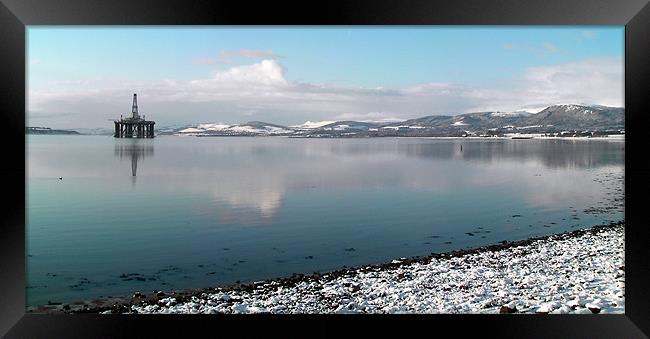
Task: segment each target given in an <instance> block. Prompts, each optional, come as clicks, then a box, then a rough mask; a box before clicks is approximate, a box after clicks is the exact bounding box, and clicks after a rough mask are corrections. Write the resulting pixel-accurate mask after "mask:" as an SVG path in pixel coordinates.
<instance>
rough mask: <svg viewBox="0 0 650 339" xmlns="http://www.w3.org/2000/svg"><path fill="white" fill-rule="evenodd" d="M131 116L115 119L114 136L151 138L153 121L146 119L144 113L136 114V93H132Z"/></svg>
mask: <svg viewBox="0 0 650 339" xmlns="http://www.w3.org/2000/svg"><path fill="white" fill-rule="evenodd" d="M131 114H132V116H131V117H129V118H122V116H121V115H120V120H115V134H114V135H113V136H114V137H116V138H153V125H154V124H155V122H154V121H147V120H145V119H144V115H143V116H142V117H140V115H138V95H137V94H135V93H133V107H132V108H131Z"/></svg>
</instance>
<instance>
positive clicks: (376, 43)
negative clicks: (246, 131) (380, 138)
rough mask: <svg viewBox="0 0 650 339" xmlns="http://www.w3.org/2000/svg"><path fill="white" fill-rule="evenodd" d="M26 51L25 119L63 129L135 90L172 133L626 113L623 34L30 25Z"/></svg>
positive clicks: (538, 29)
mask: <svg viewBox="0 0 650 339" xmlns="http://www.w3.org/2000/svg"><path fill="white" fill-rule="evenodd" d="M27 45H28V46H27V49H28V50H27V55H28V60H27V68H28V79H29V83H28V93H29V96H28V98H29V101H28V108H29V114H28V119H30V122H31V118H32V117H33V119H34V122H38V123H41V124H48V125H53V126H57V125H58V126H62V127H63V126H69V127H72V126H73V125H74V123H73V121H70V120H73V119H74V117H76V116H80V115H82V114H85V117H86V119H84V121H85V122H88V124H89V125H88V126H83V127H90V126H97V127H100V126H99V125H101V124H102V123H101V121H104V120H106V119H107V118H108V117H109V116H110V115H111V114H112V115H113V116H114V115H115V114H116V113H115V112H116V111H114V110H124V111H128V101H129V98H128V95H127V98H126V99H124V100H126V102H127V103H126V106H127V107H126V108H125V109H122V108H120V107H122V106H124V105H125V104H124V100H123V99H122V96H123V95H125V94H123V93H129V92H134V91H140V92H142V94H141V98H140V99H141V101H143V102H142V103H143V104H144V105H142V106H146V105H147V95H150V99H152V100H151V101H150V102H149V103H150V106H149V107H148V108H150V109H152V112H151V114H154V115H155V114H159V118H160V119H159V120H161V121H162V122H163V123H169V124H180V123H184V122H188V123H192V122H206V121H210V122H243V121H247V120H266V121H272V122H278V123H286V124H293V123H301V122H304V121H306V120H312V121H313V120H330V119H331V120H335V119H340V118H346V117H348V118H357V119H359V120H363V119H364V118H366V119H365V120H373V119H374V120H378V119H379V120H381V119H401V118H411V117H417V116H424V115H432V114H443V113H444V114H458V113H465V112H467V111H472V110H481V109H486V110H519V109H526V110H535V109H539V108H540V107H541V106H543V105H550V104H554V103H560V102H565V101H574V102H576V103H580V102H584V103H596V104H605V105H617V106H622V105H623V102H622V69H623V55H624V28H623V27H622V26H577V27H570V26H561V27H556V26H550V27H543V26H534V27H517V26H471V27H462V26H460V27H458V26H453V27H451V26H418V27H413V26H405V27H390V28H389V27H367V26H366V27H345V26H336V27H280V28H275V27H245V28H243V27H194V26H193V27H173V28H170V27H154V28H142V27H124V26H120V27H119V28H113V27H96V26H92V27H84V26H70V27H54V26H53V27H48V26H30V27H28V40H27ZM264 60H266V61H267V62H266V63H264V66H262V63H263V61H264ZM255 65H258V66H255ZM576 72H577V73H576ZM242 74H244V75H243V78H242ZM603 74H605V75H603ZM590 77H595V78H594V80H593V81H592V80H591V78H590ZM572 78H575V79H576V80H575V83H573V84H571V85H572V86H573V87H570V88H568V92H572V89H574V88H575V89H574V90H573V91H575V94H574V95H573V97H571V96H567V95H568V94H567V88H566V86H568V85H569V84H567V81H566V79H572ZM215 79H220V80H218V81H217V80H215ZM558 79H562V80H563V81H562V83H561V84H558V86H556V87H557V89H558V90H557V91H555V90H553V88H555V87H553V84H552V82H553V81H557V80H558ZM535 82H537V83H538V87H535V86H536V85H535ZM549 82H551V83H549ZM583 83H584V84H589V86H587V87H588V89H589V91H590V92H591V93H592V94H591V95H590V94H589V93H583V92H581V91H580V87H584V86H582V84H583ZM120 84H121V85H120ZM594 84H602V86H601V87H606V88H600V87H598V88H594V87H593V86H594ZM197 86H198V87H197ZM539 86H541V87H539ZM610 86H611V87H610ZM122 87H123V88H122ZM432 88H433V89H435V91H433V92H432V91H431V89H432ZM522 88H524V89H525V91H524V93H522V92H521V91H522ZM122 89H123V90H122ZM372 90H375V91H376V92H372ZM369 91H370V92H369ZM494 91H497V92H498V93H496V94H495V95H494V97H495V98H496V100H493V101H492V102H490V101H489V97H490V96H492V95H491V93H492V92H494ZM244 92H246V93H248V96H246V95H241V93H244ZM180 93H185V94H180ZM197 93H198V94H197ZM238 93H239V94H238ZM319 93H320V94H321V95H320V96H318V94H319ZM508 93H511V95H512V97H513V98H512V100H508ZM610 93H611V95H610ZM569 94H570V93H569ZM409 95H416V96H417V98H415V97H414V100H415V101H417V103H415V104H413V103H411V102H412V101H411V100H408V99H407V98H408V97H409ZM422 95H428V97H427V98H423V97H422ZM522 95H523V96H524V98H521V96H522ZM526 95H528V97H526ZM260 97H262V98H266V99H264V100H258V99H259V98H260ZM271 97H272V98H273V100H271V99H269V98H271ZM378 97H380V99H379V100H378V101H380V102H375V103H374V104H373V98H378ZM515 97H519V98H515ZM32 99H33V100H32ZM112 99H115V100H116V101H117V100H119V101H120V102H119V105H118V103H117V102H112V101H111V100H112ZM526 99H528V102H526ZM599 100H600V101H601V102H599ZM32 101H33V104H32ZM375 101H377V100H375ZM463 102H464V103H465V104H463ZM75 103H77V104H76V105H75ZM142 103H141V104H142ZM87 105H93V106H92V107H97V109H96V111H97V114H96V116H95V115H92V114H93V113H91V112H88V109H87V108H88V106H87ZM326 106H331V107H329V108H328V107H326ZM84 107H85V110H84ZM102 107H105V109H104V108H102ZM180 108H183V110H188V111H191V112H184V114H180V113H176V115H175V113H174V112H172V111H175V112H177V111H178V110H179V109H180ZM111 110H113V111H111ZM111 112H113V113H111ZM154 112H155V113H154ZM30 114H31V115H30ZM90 115H92V116H90ZM77 121H79V120H77ZM80 127H82V126H80Z"/></svg>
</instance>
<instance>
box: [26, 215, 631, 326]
mask: <svg viewBox="0 0 650 339" xmlns="http://www.w3.org/2000/svg"><path fill="white" fill-rule="evenodd" d="M620 226H623V227H624V226H625V221H624V220H623V221H619V222H612V223H609V224H601V225H594V226H591V227H589V228H584V229H579V230H572V231H566V232H562V233H556V234H548V235H544V236H539V237H531V238H527V239H524V240H515V241H506V240H504V241H501V242H500V243H496V244H491V245H485V246H480V247H475V248H469V249H461V250H454V251H449V252H439V253H431V254H429V255H426V256H415V257H410V258H399V260H391V261H389V262H384V263H379V264H369V265H360V266H356V267H347V266H343V267H342V268H341V269H338V270H334V271H328V272H322V273H318V272H314V273H313V274H309V275H305V274H293V275H292V276H290V277H283V278H276V279H268V280H261V281H246V282H240V283H235V284H224V285H217V286H213V287H205V288H194V289H183V290H174V291H167V292H163V291H155V292H153V293H142V292H135V293H134V294H133V295H132V296H130V297H123V298H117V297H116V298H103V299H94V300H83V301H77V302H73V303H69V304H63V303H52V304H50V305H40V306H29V307H27V308H26V312H28V313H102V312H106V311H110V313H113V314H116V313H125V312H131V306H133V305H137V306H146V305H155V304H157V303H158V301H159V300H161V299H163V298H169V297H172V298H174V299H175V300H176V302H178V303H182V302H186V301H190V300H191V299H192V298H193V297H200V296H201V295H202V294H205V293H214V292H217V291H218V292H228V291H248V292H250V291H253V290H255V289H256V288H258V286H261V285H270V284H271V283H273V285H276V286H281V287H283V288H291V287H294V286H296V285H298V284H300V283H302V282H307V283H309V282H312V281H315V280H320V281H323V280H326V281H331V280H334V279H336V278H338V277H341V276H345V275H349V274H354V273H355V272H361V271H370V270H375V271H376V270H381V271H388V270H393V269H396V268H399V267H402V266H407V265H411V264H414V263H421V264H424V263H428V262H430V261H431V260H432V259H439V258H447V259H448V258H454V257H461V256H465V255H468V254H479V253H484V252H495V251H499V250H504V249H509V248H514V247H518V246H526V245H529V244H531V243H533V242H536V241H544V240H550V239H568V238H573V237H580V236H582V235H585V234H595V233H598V232H600V231H602V230H604V229H612V228H616V227H620Z"/></svg>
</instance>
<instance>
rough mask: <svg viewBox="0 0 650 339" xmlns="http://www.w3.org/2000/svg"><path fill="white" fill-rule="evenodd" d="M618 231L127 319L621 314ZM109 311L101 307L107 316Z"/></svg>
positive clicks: (229, 294)
mask: <svg viewBox="0 0 650 339" xmlns="http://www.w3.org/2000/svg"><path fill="white" fill-rule="evenodd" d="M624 253H625V252H624V227H623V225H620V224H619V225H614V226H611V225H610V226H605V227H595V228H591V229H588V230H582V231H574V232H571V233H566V234H561V235H553V236H550V237H547V238H543V239H537V240H529V241H523V242H517V243H514V244H512V243H509V244H503V245H495V246H488V247H484V248H481V249H477V250H468V251H463V252H452V253H448V254H435V255H432V256H429V257H426V258H412V259H404V258H402V259H400V260H394V261H393V262H392V263H387V264H383V265H371V266H364V267H359V268H355V269H348V270H342V271H337V272H332V273H329V274H323V275H314V276H308V277H294V278H288V279H281V280H274V281H265V282H258V283H255V284H248V285H243V286H240V287H239V288H228V289H225V288H224V289H220V288H213V289H206V290H203V291H202V292H200V293H194V294H191V295H182V294H179V295H177V296H165V297H160V298H157V299H150V300H148V301H137V300H135V301H133V302H132V304H131V306H130V309H128V308H122V309H123V310H125V311H126V313H260V312H270V313H500V312H501V313H515V312H516V313H577V314H591V313H601V314H602V313H624V309H625V283H624V280H625V266H624V265H625V263H624ZM112 312H115V311H111V310H109V311H104V312H103V313H112Z"/></svg>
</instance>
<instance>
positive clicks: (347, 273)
mask: <svg viewBox="0 0 650 339" xmlns="http://www.w3.org/2000/svg"><path fill="white" fill-rule="evenodd" d="M601 234H603V235H602V236H601ZM612 235H617V236H620V237H621V238H622V237H624V221H621V222H617V223H610V224H608V225H595V226H592V227H589V228H586V229H580V230H574V231H568V232H564V233H560V234H551V235H545V236H541V237H532V238H528V239H525V240H519V241H502V242H500V243H497V244H492V245H486V246H481V247H477V248H471V249H464V250H456V251H451V252H443V253H432V254H430V255H426V256H416V257H412V258H408V259H407V258H400V259H398V260H392V261H390V262H385V263H381V264H374V265H363V266H359V267H354V268H346V267H345V266H344V268H343V269H339V270H335V271H330V272H325V273H314V274H311V275H303V274H294V275H293V276H292V277H286V278H279V279H269V280H264V281H257V282H250V283H239V284H228V285H220V286H216V287H209V288H199V289H186V290H179V291H171V292H170V291H167V292H157V293H149V294H144V293H142V294H141V293H140V292H136V293H135V294H134V295H133V296H132V297H131V298H111V299H97V300H94V301H84V302H77V303H73V304H69V305H64V304H60V305H43V306H36V307H28V310H27V312H34V313H175V312H182V313H185V312H183V311H182V310H183V308H182V305H185V306H187V307H189V309H192V307H194V306H197V307H199V305H206V303H207V304H209V305H213V306H215V305H220V306H219V307H222V308H223V310H224V311H222V312H219V311H217V313H256V311H260V312H270V313H274V311H273V310H270V309H265V310H264V309H260V307H259V306H251V305H253V304H256V303H257V304H259V303H263V302H264V298H260V295H265V294H268V295H269V296H271V295H274V294H277V293H280V292H279V291H291V290H292V289H297V290H296V291H295V293H298V294H299V293H304V292H305V291H304V290H303V289H302V288H303V287H305V286H307V285H309V286H320V287H318V288H316V290H314V292H313V293H316V294H319V293H321V292H322V291H323V289H324V288H323V286H325V285H327V286H329V285H331V284H335V285H336V284H338V283H340V282H341V281H344V282H345V281H348V282H349V284H348V283H345V284H348V285H349V286H344V287H341V286H339V287H341V288H342V290H346V291H347V289H346V288H349V287H350V286H352V288H351V293H352V294H354V293H355V292H358V291H359V290H360V289H361V288H362V287H360V286H362V285H364V284H366V282H364V280H367V277H365V276H366V275H368V274H370V275H372V274H375V275H381V276H382V277H383V276H386V277H384V278H385V279H386V278H387V279H393V278H395V276H397V277H398V278H399V279H398V280H399V281H401V282H403V281H404V280H403V279H402V278H403V277H404V275H407V276H410V275H411V274H415V275H417V274H425V275H426V274H432V273H431V272H427V269H424V271H422V270H421V269H422V268H423V267H424V266H426V265H428V267H429V270H430V269H431V268H433V269H434V270H436V269H437V268H436V267H438V266H441V267H447V266H448V265H450V264H451V266H452V267H454V266H457V265H458V264H461V266H462V267H466V266H465V265H463V264H462V262H463V261H464V260H465V261H466V260H469V263H470V264H471V263H472V262H476V260H479V264H480V265H482V266H485V265H487V266H489V265H488V264H486V263H481V262H480V258H481V257H484V256H488V257H492V258H493V260H494V259H495V258H496V259H497V260H498V259H499V258H501V257H502V256H503V254H504V253H506V254H511V253H512V252H513V251H515V252H517V253H519V252H522V253H524V254H525V255H515V256H514V258H509V259H507V258H506V261H509V260H514V261H513V262H519V261H520V260H524V259H525V258H524V256H526V255H529V254H531V255H533V256H534V255H535V254H536V251H537V250H536V248H537V247H540V246H541V248H545V249H547V248H553V247H554V246H556V247H558V249H557V251H556V254H555V255H552V256H550V257H547V258H542V260H543V262H545V263H546V262H560V263H562V260H566V264H567V265H576V264H578V265H580V263H579V262H576V261H579V259H576V258H574V257H572V256H571V255H569V254H567V251H571V250H577V251H579V252H580V251H582V252H584V253H586V254H585V255H588V257H594V256H597V255H599V254H600V255H602V253H601V252H602V250H601V249H602V248H610V249H611V250H614V251H618V250H619V249H618V248H617V246H619V245H620V246H621V248H620V251H622V250H623V248H622V246H623V242H622V239H619V238H616V239H615V237H612ZM590 237H591V238H590ZM593 237H596V238H594V239H598V241H601V242H603V243H593V244H592V240H593V239H592V238H593ZM581 241H582V242H585V244H586V248H577V249H575V245H576V242H581ZM607 242H610V243H607ZM587 245H588V246H587ZM590 251H591V252H590ZM588 252H589V253H591V254H589V253H588ZM526 253H528V254H526ZM623 253H624V252H623ZM477 258H478V259H477ZM601 259H602V258H601ZM601 259H599V260H601ZM459 260H460V261H459ZM607 260H609V261H616V260H617V258H609V257H605V261H607ZM601 261H602V260H601ZM432 262H433V263H434V264H433V265H431V263H432ZM453 263H456V264H453ZM503 264H508V263H506V262H504V263H503ZM445 265H447V266H445ZM500 265H502V264H500ZM611 265H614V266H616V265H618V264H616V263H611ZM611 265H610V266H611ZM623 265H624V262H623ZM469 266H470V267H469V268H467V269H469V270H470V271H471V269H472V267H471V265H469ZM590 267H591V266H589V267H588V268H587V270H588V269H589V268H590ZM611 267H613V266H611ZM539 269H543V268H542V267H533V270H539ZM584 269H585V268H583V271H581V273H580V276H585V274H592V275H593V274H596V273H594V272H585V271H584ZM612 269H614V268H612ZM616 269H617V270H618V274H617V277H618V278H621V279H619V280H620V281H623V280H622V279H623V278H622V277H619V275H620V274H623V275H624V266H622V271H621V269H620V267H616ZM594 270H595V268H594ZM601 270H602V268H601ZM414 271H415V272H420V273H417V274H416V273H413V272H414ZM443 271H444V269H443ZM443 271H441V272H443ZM615 271H616V270H615ZM422 272H424V273H422ZM447 272H449V271H448V270H447ZM508 272H509V271H506V272H504V273H508ZM621 272H623V273H621ZM609 273H611V272H609ZM458 274H461V275H462V274H464V273H463V271H462V270H461V271H459V272H458ZM472 274H474V273H472ZM497 275H498V273H497ZM576 275H577V274H576ZM479 276H480V277H482V275H479ZM485 276H487V274H486V275H485ZM475 278H476V277H475ZM546 278H548V277H546ZM546 278H545V279H546ZM618 278H617V279H618ZM395 279H397V278H395ZM524 279H526V278H525V277H524ZM498 280H499V279H497V281H498ZM373 281H375V280H373ZM406 281H407V282H408V279H406ZM617 281H618V280H617ZM468 283H469V282H468ZM337 286H338V285H337ZM520 287H521V286H520ZM431 288H433V292H436V293H438V292H441V291H440V289H446V288H445V287H443V286H437V285H436V286H433V287H431ZM457 288H460V287H459V286H456V288H452V292H453V291H456V289H457ZM605 288H606V289H608V288H609V289H611V290H612V291H616V290H617V287H616V286H614V287H612V286H605ZM301 291H302V292H301ZM349 292H350V291H348V292H345V293H344V294H346V295H347V294H350V293H349ZM370 292H372V291H371V290H370V291H368V293H370ZM452 292H449V293H452ZM456 292H457V293H461V292H462V289H461V291H460V292H459V291H456ZM310 293H311V292H310ZM445 293H446V292H445ZM603 293H604V292H603ZM608 293H609V292H608ZM608 293H605V294H606V295H604V296H603V298H596V297H594V298H591V299H593V300H582V301H580V300H578V301H576V302H577V303H578V304H579V303H580V302H582V306H581V305H572V304H571V303H570V302H569V301H568V300H564V301H565V302H564V305H562V302H559V301H557V300H556V301H555V302H545V303H543V302H540V303H539V305H532V306H531V305H529V306H530V307H528V308H526V309H528V312H531V313H534V312H533V311H535V310H537V311H540V310H541V311H542V312H537V313H547V312H543V311H544V310H545V308H549V311H548V312H552V311H556V312H555V313H574V312H578V313H580V312H582V313H599V312H600V311H601V309H604V310H605V311H604V312H603V313H622V309H621V307H620V304H622V305H624V298H623V299H621V300H620V302H618V303H617V302H616V300H617V299H616V298H615V297H612V295H611V293H609V294H608ZM612 293H621V292H620V291H619V292H612ZM321 294H322V293H321ZM565 294H566V293H565ZM569 294H570V293H569ZM309 295H310V296H311V295H312V294H309ZM319 295H320V294H319ZM215 296H218V298H217V299H218V300H215ZM224 296H226V297H224ZM321 296H322V295H321ZM558 296H559V294H558V295H554V296H550V297H552V298H556V299H557V298H559V297H558ZM303 297H304V296H303ZM367 297H368V296H367V295H362V296H360V297H358V298H357V299H359V298H361V299H363V298H366V299H368V298H367ZM508 298H510V299H512V296H507V297H504V298H501V299H503V304H506V303H509V305H508V307H510V309H509V311H508V312H509V313H512V312H521V311H522V310H523V308H522V307H524V305H523V304H521V305H519V311H516V310H514V309H513V307H515V304H517V302H516V301H510V302H506V300H505V299H508ZM561 298H565V296H564V294H562V295H561ZM577 298H578V299H580V297H579V296H578V297H577ZM607 298H610V299H612V298H613V299H612V300H614V301H611V300H610V301H607V300H609V299H607ZM492 299H493V300H492V303H494V300H501V299H500V297H493V298H492ZM533 299H535V297H533ZM541 299H544V298H543V296H542V298H541ZM541 299H540V300H541ZM582 299H584V296H583V298H582ZM596 299H599V300H596ZM603 299H607V300H606V301H604V302H603ZM615 299H616V300H615ZM554 300H555V299H554ZM237 302H240V305H242V304H243V305H249V306H246V307H244V306H240V307H239V308H238V306H237ZM340 302H341V301H339V303H340ZM458 302H461V301H460V300H459V301H458ZM589 302H591V303H592V304H593V305H591V306H593V307H592V309H591V310H590V309H589V307H586V306H588V305H587V303H589ZM522 303H523V302H522ZM526 303H528V304H530V303H531V300H527V301H526ZM532 303H534V302H532ZM603 303H604V304H606V305H604V304H603ZM567 305H569V306H567ZM612 305H614V306H612ZM276 306H277V305H276ZM294 306H295V305H294ZM501 306H503V305H501V304H499V303H497V304H495V305H492V306H490V307H486V309H485V311H486V313H499V312H498V311H499V310H501V311H503V309H502V308H501V309H500V307H501ZM173 307H176V308H173ZM179 307H180V308H179ZM206 307H207V306H206ZM247 307H248V308H250V309H248V308H247ZM296 307H298V306H296ZM567 307H568V308H567ZM515 308H516V307H515ZM569 308H570V309H569ZM596 308H597V309H596ZM200 309H201V308H200V307H199V308H198V310H199V311H197V312H199V313H211V311H210V308H205V307H204V311H209V312H200ZM216 309H218V307H217V306H215V309H213V311H214V310H216ZM247 309H248V311H249V312H246V310H247ZM356 310H357V311H359V310H358V309H356ZM399 310H400V309H399V308H398V309H396V311H397V312H398V313H399ZM495 310H496V311H495ZM576 310H577V311H576ZM239 311H241V312H239ZM276 311H280V313H292V311H291V309H282V308H278V309H276ZM294 311H295V310H294ZM335 311H343V313H349V312H348V311H351V312H352V313H357V312H356V311H354V309H337V310H334V309H324V310H323V311H322V312H324V313H331V312H335ZM402 311H404V310H402ZM405 311H406V312H407V313H408V310H405ZM443 311H444V310H443ZM189 313H195V312H192V311H190V312H189ZM298 313H302V312H298ZM306 313H314V311H313V310H311V309H310V310H308V311H306ZM316 313H320V312H319V311H316ZM370 313H374V312H370ZM389 313H392V312H389ZM443 313H445V312H443ZM452 313H454V312H452ZM470 313H474V312H470Z"/></svg>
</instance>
